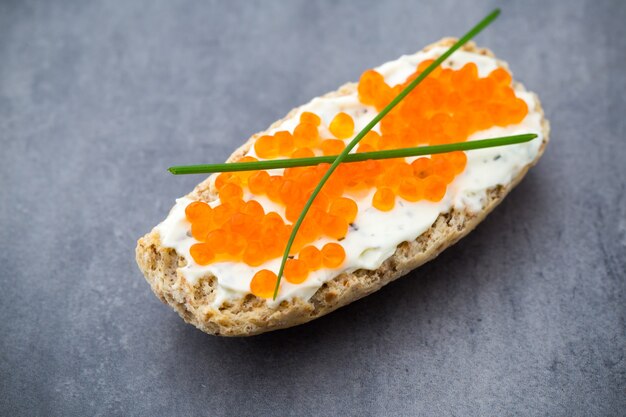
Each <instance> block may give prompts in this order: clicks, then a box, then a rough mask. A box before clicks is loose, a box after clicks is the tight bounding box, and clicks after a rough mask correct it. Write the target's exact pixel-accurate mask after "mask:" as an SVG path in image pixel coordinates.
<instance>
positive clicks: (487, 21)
mask: <svg viewBox="0 0 626 417" xmlns="http://www.w3.org/2000/svg"><path fill="white" fill-rule="evenodd" d="M499 14H500V9H495V10H494V11H493V12H491V13H490V14H489V15H488V16H487V17H485V18H484V19H483V20H482V21H481V22H480V23H478V24H477V25H476V26H474V27H473V28H472V29H471V30H470V31H469V32H467V33H466V34H465V35H464V36H463V37H462V38H461V39H459V40H458V41H457V42H456V43H455V44H454V45H452V46H451V47H450V49H448V50H447V51H446V52H444V53H443V54H442V55H441V56H440V57H439V58H437V59H436V60H435V62H433V63H432V64H430V65H429V66H428V68H426V69H425V70H424V72H422V73H421V74H420V75H418V76H417V78H415V80H413V81H412V82H411V83H410V84H409V85H408V86H406V87H405V88H404V90H402V91H401V92H400V94H398V95H397V96H396V98H394V99H393V100H392V101H391V103H389V104H388V105H387V106H386V107H385V108H384V109H382V110H381V112H380V113H378V114H377V115H376V116H375V117H374V118H373V119H372V121H371V122H369V123H368V124H367V126H365V128H363V130H361V131H360V132H359V133H358V134H357V135H356V136H355V138H354V139H352V141H350V143H348V145H347V146H346V147H345V149H344V150H343V151H342V152H341V153H340V154H339V155H338V156H337V158H336V159H335V161H334V162H333V163H332V165H331V166H330V168H328V171H326V174H325V175H324V176H323V177H322V179H321V180H320V182H319V184H317V187H315V189H314V190H313V193H311V196H310V197H309V199H308V201H307V202H306V204H305V205H304V208H303V209H302V213H300V217H298V220H297V221H296V223H295V224H294V225H293V229H292V231H291V235H290V236H289V240H288V241H287V247H286V248H285V253H284V254H283V259H282V261H281V263H280V269H279V270H278V279H277V280H276V286H275V287H274V296H273V299H274V300H275V299H276V296H277V295H278V288H279V286H280V281H281V279H282V276H283V271H284V269H285V262H287V258H288V257H289V251H290V250H291V246H292V245H293V241H294V239H295V237H296V234H297V233H298V229H300V225H301V224H302V221H303V220H304V217H305V216H306V214H307V212H308V211H309V208H310V207H311V204H312V203H313V200H314V199H315V197H316V196H317V195H318V194H319V192H320V191H321V189H322V187H323V186H324V184H325V183H326V181H327V180H328V178H329V177H330V176H331V175H332V173H333V172H334V171H335V169H337V167H338V166H339V164H340V163H341V162H342V161H343V160H344V159H345V158H346V156H348V153H350V151H351V150H352V148H354V147H355V146H356V145H357V144H358V143H359V141H360V140H361V139H362V138H363V137H364V136H365V135H366V134H367V132H369V131H370V130H372V128H373V127H374V126H376V124H377V123H378V122H380V120H381V119H382V118H383V117H385V115H387V113H389V112H390V111H391V109H393V108H394V107H395V106H396V105H397V104H398V103H399V102H400V101H402V99H404V98H405V97H406V96H407V95H408V94H409V93H410V92H411V91H412V90H413V89H414V88H415V87H416V86H417V85H418V84H419V83H421V82H422V80H423V79H424V78H426V76H428V75H429V74H430V73H431V72H432V71H433V70H434V69H435V68H437V67H438V66H439V65H440V64H441V63H442V62H443V61H445V60H446V59H447V58H448V57H449V56H450V55H452V53H453V52H454V51H456V50H457V49H459V48H460V47H461V46H463V45H464V44H465V43H467V42H468V41H469V40H470V39H472V38H473V37H474V36H476V35H477V34H478V33H479V32H481V31H482V30H483V29H484V28H485V27H487V26H488V25H489V24H490V23H491V22H493V21H494V20H495V19H496V18H497V17H498V15H499Z"/></svg>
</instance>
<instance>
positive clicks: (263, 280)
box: [250, 269, 278, 298]
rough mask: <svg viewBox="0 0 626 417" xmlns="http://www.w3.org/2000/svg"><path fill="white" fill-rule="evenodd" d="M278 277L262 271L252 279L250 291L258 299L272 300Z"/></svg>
mask: <svg viewBox="0 0 626 417" xmlns="http://www.w3.org/2000/svg"><path fill="white" fill-rule="evenodd" d="M276 281H278V277H277V276H276V274H275V273H273V272H272V271H269V270H267V269H262V270H260V271H259V272H257V273H256V274H254V277H252V281H250V291H251V292H252V294H254V295H256V296H257V297H260V298H272V296H273V295H274V288H275V287H276Z"/></svg>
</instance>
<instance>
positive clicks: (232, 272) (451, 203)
mask: <svg viewBox="0 0 626 417" xmlns="http://www.w3.org/2000/svg"><path fill="white" fill-rule="evenodd" d="M445 50H446V48H433V49H431V50H429V51H427V52H418V53H416V54H414V55H406V56H402V57H401V58H399V59H397V60H395V61H391V62H388V63H386V64H383V65H381V66H380V67H378V68H376V71H378V72H379V73H381V74H382V75H383V76H384V77H385V80H386V82H387V83H388V84H390V85H395V84H398V83H402V82H404V80H405V79H406V78H407V77H408V76H409V75H411V74H412V73H413V72H414V71H415V68H416V67H417V65H418V64H419V63H420V62H421V61H424V60H427V59H434V58H436V57H438V56H439V55H441V54H442V53H443V52H444V51H445ZM468 62H474V63H475V64H476V65H477V67H478V72H479V76H481V77H485V76H487V75H488V74H489V73H490V72H491V71H492V70H494V69H496V68H497V63H496V60H495V59H493V58H491V57H487V56H483V55H479V54H475V53H470V52H465V51H457V52H455V53H454V54H453V55H452V56H451V57H450V58H449V59H448V60H447V61H446V62H445V63H444V64H443V66H444V67H447V68H453V69H458V68H461V67H462V66H463V65H465V64H466V63H468ZM516 95H517V97H519V98H521V99H523V100H524V101H525V102H526V104H527V105H528V110H529V111H528V115H527V116H526V117H525V118H524V120H523V121H522V122H521V123H519V124H517V125H510V126H507V127H493V128H490V129H487V130H484V131H481V132H478V133H475V134H473V135H472V136H470V138H469V140H477V139H485V138H490V137H495V136H505V135H514V134H520V133H536V134H538V135H539V137H538V138H536V139H534V140H532V141H530V142H527V143H523V144H518V145H511V146H504V147H498V148H488V149H481V150H475V151H470V152H467V166H466V168H465V171H463V173H461V174H460V175H459V176H457V177H456V178H455V179H454V181H453V182H452V183H451V184H449V185H448V189H447V192H446V195H445V197H444V198H443V199H442V200H441V201H439V202H436V203H433V202H428V201H418V202H415V203H411V202H407V201H405V200H403V199H401V198H399V197H397V198H396V205H395V207H394V208H393V209H392V210H391V211H390V212H381V211H379V210H377V209H375V208H373V207H372V205H371V201H372V196H373V194H374V192H375V190H374V189H372V190H371V191H370V192H369V193H368V194H366V195H364V196H362V197H361V198H358V199H356V200H355V201H356V202H357V204H358V206H359V213H358V216H357V218H356V220H355V222H354V227H351V228H350V230H349V232H348V235H347V236H346V238H345V239H344V240H342V241H341V245H342V246H343V247H344V249H345V251H346V260H345V262H344V264H343V265H342V266H341V267H340V268H337V269H320V270H318V271H314V272H310V273H309V276H308V278H307V279H306V280H305V281H304V282H303V283H301V284H291V283H289V282H287V281H286V280H282V282H281V288H280V292H279V294H278V297H277V299H276V300H275V301H271V300H268V304H269V305H270V306H276V305H278V304H279V303H280V302H281V301H283V300H289V299H292V298H294V297H299V298H301V299H303V300H308V299H309V298H311V297H312V296H313V294H315V292H316V291H317V290H318V289H319V288H320V286H322V285H323V284H324V283H325V282H327V281H329V280H331V279H332V278H334V277H335V276H337V275H339V274H340V273H342V272H350V271H354V270H357V269H369V270H374V269H377V268H378V267H380V265H381V264H382V263H383V262H384V261H385V260H386V259H387V258H389V257H390V256H391V255H393V253H394V251H395V249H396V247H397V246H398V245H399V244H400V243H402V242H404V241H411V240H414V239H416V238H417V237H418V236H420V235H421V234H422V233H424V232H425V231H427V230H428V229H429V228H430V227H431V226H432V225H433V223H434V222H435V220H436V219H437V217H438V216H439V214H441V213H446V212H448V211H449V210H450V209H451V208H452V207H454V208H456V209H459V210H464V209H467V210H469V211H471V212H477V211H480V210H481V209H482V208H483V207H484V205H485V202H486V198H487V190H488V189H490V188H492V187H494V186H497V185H505V184H507V183H509V182H510V181H511V180H512V179H513V178H514V177H515V176H517V174H518V173H519V172H520V171H521V170H522V169H523V168H524V167H525V166H526V165H528V164H529V163H531V162H532V161H533V160H534V159H535V157H536V156H537V153H538V152H539V148H540V145H541V142H542V140H543V138H542V136H541V135H542V134H541V114H540V112H539V109H537V108H536V106H535V102H534V100H533V97H532V95H531V93H527V92H516ZM303 111H309V112H313V113H315V114H317V115H318V116H320V117H321V118H322V125H323V126H328V125H329V124H330V122H331V120H332V118H333V117H334V116H335V115H336V114H337V113H338V112H345V113H348V114H349V115H350V116H352V118H353V119H354V122H355V133H356V132H358V131H360V130H361V129H362V128H363V127H365V125H366V124H367V123H368V122H369V121H370V120H371V119H372V118H373V117H374V116H375V115H376V110H375V109H374V108H373V107H369V106H365V105H363V104H362V103H360V102H359V100H358V95H357V93H356V92H355V93H353V94H350V95H346V96H341V97H332V98H315V99H313V100H312V101H311V102H309V103H308V104H305V105H304V106H302V107H301V108H300V111H299V112H298V113H297V114H296V115H294V116H293V117H291V118H289V119H287V120H285V121H283V122H282V123H281V124H280V125H279V126H275V127H274V128H273V129H272V130H270V132H269V133H270V134H272V133H274V132H276V131H279V130H289V131H293V129H294V128H295V127H296V125H297V124H298V122H299V118H300V113H301V112H303ZM376 129H377V128H375V130H376ZM320 135H321V136H322V137H332V136H331V135H330V133H329V132H328V131H327V130H326V128H324V127H320ZM348 140H349V139H348ZM248 155H252V156H255V157H256V155H255V153H254V148H253V147H252V148H251V149H250V151H249V152H248ZM281 172H282V170H273V171H272V174H274V175H276V174H280V173H281ZM251 197H252V195H251V194H249V193H248V194H247V195H244V199H249V198H251ZM254 198H255V199H256V200H257V201H259V203H261V204H262V205H263V207H264V209H265V212H266V213H267V212H270V211H276V212H278V213H279V214H281V215H284V208H283V207H282V206H280V205H277V204H275V203H273V202H271V201H270V200H269V199H267V198H265V197H259V196H254ZM190 202H191V200H189V199H188V198H181V199H178V200H177V201H176V205H175V206H174V207H173V208H172V210H171V212H170V214H169V215H168V217H167V218H166V219H165V220H164V221H163V222H162V223H161V224H159V225H158V226H156V230H157V231H158V233H159V234H160V236H161V244H162V245H163V246H165V247H169V248H173V249H175V250H176V251H177V253H178V254H179V255H181V256H184V257H185V259H186V260H187V265H186V266H184V267H182V268H180V272H181V273H182V275H183V276H184V277H185V279H186V280H187V281H188V282H189V283H190V284H194V283H196V282H197V281H198V280H199V279H200V278H201V277H203V276H206V275H208V274H212V275H214V276H215V277H216V278H217V296H216V299H215V302H214V305H213V307H214V308H218V307H219V306H221V305H222V304H223V303H224V302H225V301H227V300H235V299H239V298H242V297H244V296H245V295H246V294H248V293H249V292H250V281H251V279H252V277H253V276H254V274H255V273H256V272H257V271H259V270H261V269H269V270H272V271H274V272H277V271H278V268H279V265H280V259H273V260H271V261H268V262H266V263H264V264H263V265H260V266H257V267H252V266H249V265H246V264H245V263H243V262H216V263H212V264H209V265H206V266H200V265H197V264H196V263H195V262H194V260H193V258H192V257H191V256H190V255H189V248H190V247H191V245H193V244H194V243H196V240H195V239H194V238H193V237H191V234H190V232H189V229H190V224H189V223H188V222H187V220H186V218H185V207H186V206H187V205H188V204H189V203H190ZM219 203H220V202H219V200H216V201H214V202H212V203H211V205H212V206H216V205H218V204H219ZM329 241H330V240H329V239H325V238H322V239H319V240H318V241H316V242H314V243H313V244H314V245H315V246H317V247H318V248H321V247H322V246H323V245H324V244H325V243H327V242H329Z"/></svg>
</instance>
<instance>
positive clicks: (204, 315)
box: [136, 38, 550, 336]
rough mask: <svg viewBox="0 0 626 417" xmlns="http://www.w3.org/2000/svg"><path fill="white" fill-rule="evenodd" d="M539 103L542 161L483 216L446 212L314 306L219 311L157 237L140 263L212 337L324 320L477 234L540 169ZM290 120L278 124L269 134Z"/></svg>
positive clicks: (333, 286)
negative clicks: (512, 191)
mask: <svg viewBox="0 0 626 417" xmlns="http://www.w3.org/2000/svg"><path fill="white" fill-rule="evenodd" d="M455 41H456V39H453V38H445V39H442V40H440V41H439V42H436V43H433V44H431V45H429V46H427V47H426V48H424V50H428V49H430V48H433V47H436V46H450V45H452V44H453V43H454V42H455ZM462 50H465V51H469V52H474V53H478V54H481V55H486V56H490V57H494V54H493V53H492V52H491V51H490V50H488V49H485V48H478V47H477V46H476V45H475V44H474V43H473V42H469V43H467V44H466V45H465V46H464V47H463V48H462ZM494 58H495V57H494ZM497 63H498V65H499V66H501V67H504V68H507V69H508V66H507V64H506V63H505V62H503V61H500V60H497ZM356 86H357V84H356V83H348V84H345V85H343V86H341V87H340V88H339V89H338V90H337V91H335V92H331V93H329V94H326V95H325V97H333V96H341V95H346V94H351V93H353V92H354V91H356ZM514 88H515V90H516V91H525V88H524V86H523V85H522V84H520V83H514ZM533 98H534V100H535V101H536V105H537V109H538V111H539V112H540V113H541V116H542V121H541V126H542V131H543V132H542V133H543V143H542V144H541V147H540V150H539V152H538V154H537V157H536V158H535V160H534V161H533V162H532V163H531V164H529V165H527V166H526V167H524V169H522V171H521V172H520V173H519V175H518V176H517V177H516V178H514V179H513V180H512V181H511V182H510V183H509V184H507V185H503V186H497V187H494V188H492V189H490V190H488V192H487V202H486V204H485V206H484V207H483V209H482V210H481V211H480V212H477V213H472V212H469V211H458V210H455V209H451V210H450V211H449V212H447V213H444V214H440V215H439V217H438V218H437V220H436V221H435V223H434V224H433V225H432V226H431V227H430V228H429V229H428V230H427V231H426V232H425V233H423V234H422V235H420V236H419V237H418V238H417V239H416V240H414V241H412V242H403V243H401V244H400V245H398V247H397V248H396V251H395V253H394V255H393V256H391V257H390V258H388V259H387V260H386V261H385V262H383V264H382V265H381V266H380V268H378V269H376V270H373V271H370V270H362V269H361V270H357V271H354V272H352V273H342V274H341V275H339V276H337V277H335V278H333V279H331V280H330V281H328V282H326V283H325V284H323V285H322V286H321V287H320V288H319V289H318V290H317V292H316V293H315V294H314V295H313V297H311V299H309V300H308V301H304V300H301V299H294V300H290V301H283V302H282V303H280V305H278V306H277V307H268V306H267V304H266V302H265V300H262V299H259V298H257V297H255V296H254V295H252V294H248V295H247V296H245V297H243V298H242V299H240V300H238V301H234V302H226V303H224V304H223V305H222V306H221V307H220V308H219V309H214V308H213V307H212V306H211V304H212V301H213V300H214V298H215V292H216V286H217V281H216V278H215V277H214V276H212V275H210V274H209V275H207V276H205V277H203V278H201V279H200V280H199V281H198V282H197V283H196V284H194V285H192V284H190V283H189V282H188V281H187V280H186V279H185V278H184V277H183V276H182V274H181V273H180V272H179V271H178V268H180V267H182V266H184V265H185V264H186V260H185V259H184V257H183V256H180V255H179V254H178V253H176V251H175V250H174V249H171V248H166V247H163V246H162V245H161V240H160V236H159V233H158V231H156V230H152V231H151V232H150V233H148V234H146V235H145V236H144V237H142V238H140V239H139V241H138V242H137V248H136V259H137V264H138V265H139V268H140V269H141V271H142V272H143V274H144V276H145V278H146V280H147V281H148V283H149V284H150V286H151V288H152V291H153V292H154V293H155V294H156V295H157V297H159V298H160V299H161V301H163V302H164V303H166V304H169V305H170V306H172V308H174V310H176V311H177V312H178V313H179V314H180V316H181V317H182V318H183V320H185V321H186V322H187V323H191V324H193V325H194V326H196V327H197V328H199V329H200V330H202V331H204V332H206V333H209V334H214V335H219V336H251V335H255V334H259V333H263V332H267V331H270V330H277V329H283V328H286V327H291V326H295V325H298V324H302V323H306V322H308V321H311V320H313V319H316V318H318V317H321V316H323V315H325V314H328V313H330V312H332V311H334V310H336V309H338V308H340V307H342V306H345V305H347V304H349V303H351V302H353V301H355V300H358V299H359V298H362V297H364V296H366V295H368V294H371V293H373V292H375V291H377V290H379V289H380V288H381V287H383V286H384V285H386V284H388V283H390V282H391V281H394V280H395V279H397V278H399V277H401V276H403V275H405V274H407V273H408V272H410V271H411V270H413V269H415V268H417V267H418V266H420V265H422V264H424V263H426V262H428V261H430V260H431V259H434V258H435V257H437V255H439V254H440V253H441V252H442V251H443V250H445V249H446V248H448V247H450V246H452V245H453V244H454V243H456V242H457V241H458V240H459V239H461V238H462V237H463V236H465V235H466V234H468V233H469V232H470V231H472V230H473V229H474V228H475V227H476V226H477V225H478V224H479V223H480V222H481V221H482V220H483V219H484V218H485V217H486V216H487V214H489V213H490V212H491V211H492V210H493V209H494V208H495V207H496V206H497V205H498V204H499V203H500V202H501V201H502V199H503V198H504V197H505V196H506V195H507V194H508V193H509V191H511V189H513V188H514V187H515V186H516V185H517V184H518V183H519V182H520V181H521V179H522V178H523V177H524V175H526V172H528V169H529V168H530V167H531V166H533V165H535V164H536V163H537V161H538V160H539V158H540V157H541V155H542V154H543V152H544V150H545V147H546V145H547V143H548V140H549V131H550V127H549V123H548V121H547V120H546V119H545V117H544V116H543V110H542V109H541V104H540V102H539V99H538V97H537V96H536V95H535V94H533ZM297 111H298V108H296V109H293V110H292V111H291V112H289V113H288V114H287V116H285V118H284V119H287V118H290V117H292V116H293V115H294V114H295V113H296V112H297ZM284 119H281V120H279V121H277V122H275V123H274V124H273V125H272V126H270V129H271V128H273V127H275V126H277V125H278V124H280V123H281V122H282V121H283V120H284ZM268 130H269V129H268ZM265 133H266V132H260V133H257V134H255V135H253V136H252V137H251V138H250V139H249V140H248V141H247V142H246V143H244V144H243V145H242V146H241V147H239V148H238V149H237V150H236V151H235V152H234V153H233V154H232V155H231V156H230V158H228V162H231V161H236V160H238V159H239V158H241V157H242V156H243V155H244V154H245V153H246V152H247V150H248V149H249V148H250V146H251V145H252V143H253V142H254V141H255V139H256V138H257V137H259V136H261V135H263V134H265ZM187 197H189V198H191V199H194V200H203V201H212V200H214V199H215V198H216V195H215V190H213V189H212V187H211V185H210V181H209V179H208V178H207V179H206V180H204V181H203V182H201V183H200V184H198V185H197V186H196V187H195V188H194V190H193V191H192V192H191V193H189V194H188V195H187Z"/></svg>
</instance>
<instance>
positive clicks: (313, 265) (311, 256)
mask: <svg viewBox="0 0 626 417" xmlns="http://www.w3.org/2000/svg"><path fill="white" fill-rule="evenodd" d="M298 259H301V260H303V261H304V262H305V263H306V266H307V267H308V268H309V270H311V271H315V270H317V269H320V267H321V266H322V252H320V250H319V249H318V248H316V247H315V246H306V247H304V248H302V250H301V251H300V254H299V255H298Z"/></svg>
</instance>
